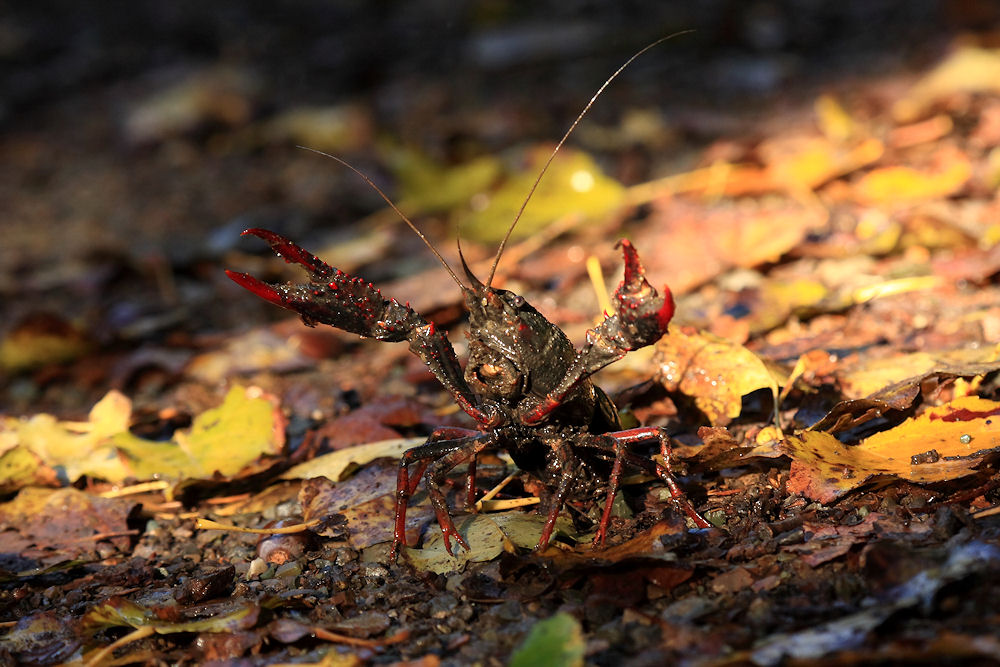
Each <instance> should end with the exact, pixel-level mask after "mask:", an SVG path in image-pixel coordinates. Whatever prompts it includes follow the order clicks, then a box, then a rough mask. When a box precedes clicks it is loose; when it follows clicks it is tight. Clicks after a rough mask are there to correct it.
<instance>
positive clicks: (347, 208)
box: [0, 0, 1000, 404]
mask: <svg viewBox="0 0 1000 667" xmlns="http://www.w3.org/2000/svg"><path fill="white" fill-rule="evenodd" d="M998 20H1000V3H996V2H990V1H987V0H950V1H949V0H841V1H839V2H825V1H822V0H760V1H748V0H728V1H727V0H704V1H701V2H687V1H679V2H660V3H648V2H629V1H620V0H619V1H613V2H578V1H573V0H559V1H557V2H547V1H542V2H532V3H509V2H499V1H496V0H479V1H475V2H465V3H456V2H442V1H440V0H425V1H415V2H372V1H367V0H366V1H363V2H362V1H341V2H319V1H310V0H298V1H292V2H279V3H275V2H236V1H220V0H212V1H208V2H206V1H204V0H179V1H176V2H169V3H165V2H157V1H135V2H91V3H84V2H76V1H66V2H31V3H28V2H16V3H5V4H4V5H2V6H0V201H3V202H4V203H3V207H2V212H0V215H2V223H0V225H2V230H3V238H2V240H0V297H2V300H3V305H2V306H0V328H2V331H0V335H3V336H6V337H7V338H8V339H9V338H10V336H11V334H12V332H17V331H22V330H25V328H26V330H27V331H28V332H29V334H31V335H35V334H36V333H38V332H46V331H49V330H52V331H55V332H56V335H57V337H58V336H75V335H77V334H79V335H80V336H82V337H84V338H86V339H87V340H90V341H94V340H96V341H97V342H98V343H99V344H101V345H113V344H125V345H126V346H136V345H141V344H144V343H146V342H148V341H151V340H154V341H161V342H163V341H167V342H172V343H178V344H183V343H184V342H185V341H188V340H190V338H189V337H191V336H197V335H200V334H204V333H205V332H212V331H225V330H229V329H231V328H233V327H235V326H239V325H245V324H246V323H248V322H250V321H253V320H254V319H257V318H260V317H272V318H273V317H278V316H279V313H275V312H273V311H274V310H276V309H273V308H270V307H269V306H268V305H267V304H263V303H258V302H257V301H256V300H253V299H248V298H245V296H244V295H241V297H243V298H239V299H237V298H235V297H234V295H236V294H237V291H238V288H236V287H234V286H233V285H231V284H230V283H229V282H228V281H227V280H225V277H224V276H223V275H222V273H221V267H222V266H229V265H232V263H233V262H234V261H239V262H242V263H244V264H245V263H246V259H245V258H243V259H238V260H233V259H232V253H234V252H247V250H246V248H247V247H249V245H251V244H247V242H245V241H241V239H240V237H239V231H240V230H241V229H243V228H245V227H248V226H256V225H259V226H266V227H271V228H274V229H278V230H280V231H282V232H283V233H287V234H288V235H289V236H293V237H294V238H295V239H296V240H297V241H299V242H301V243H302V244H303V245H306V246H307V247H315V246H316V245H317V244H329V243H331V242H333V241H335V240H336V239H337V238H351V237H352V236H356V232H358V230H356V229H355V228H354V226H353V225H354V223H355V222H356V221H357V220H359V219H362V218H364V217H365V216H367V215H370V214H371V213H372V212H373V211H375V210H376V209H378V208H380V207H381V202H380V200H379V199H378V198H377V196H376V195H375V194H374V193H373V192H372V191H371V190H370V189H369V188H368V187H367V186H365V185H364V184H363V183H361V182H359V181H358V179H357V178H356V177H354V176H353V175H352V174H349V173H346V170H344V169H342V168H340V167H338V166H337V165H334V164H333V163H331V162H329V161H323V160H320V159H318V158H317V157H316V156H315V155H311V154H308V153H306V152H304V151H301V150H299V149H296V148H295V145H296V144H303V145H307V146H311V147H315V148H320V149H324V150H328V151H330V152H334V153H337V154H339V155H342V156H344V157H346V158H347V159H349V160H351V161H352V162H353V163H355V164H357V165H358V166H360V167H361V168H363V169H364V170H365V171H367V172H369V173H371V174H372V175H373V178H375V179H376V180H377V181H379V182H380V183H382V184H383V185H385V187H386V188H387V189H388V190H389V192H390V194H392V195H394V196H396V195H397V192H396V189H395V188H394V183H393V178H392V174H393V170H392V168H391V165H387V164H386V158H385V152H384V150H383V151H380V149H379V147H380V146H382V145H384V144H386V143H391V144H392V145H396V146H415V147H417V149H418V150H419V151H420V152H421V153H422V154H425V155H427V156H429V157H430V158H432V159H434V160H436V161H438V162H439V163H441V164H445V165H447V164H451V163H461V162H462V161H463V160H466V159H468V158H469V157H471V156H475V155H477V154H494V153H496V152H499V151H503V150H505V149H507V148H510V147H514V146H520V145H524V144H526V143H529V142H537V141H550V142H551V141H555V140H556V139H558V137H559V136H560V135H561V134H562V132H563V131H564V130H565V128H566V127H567V126H568V124H569V122H570V121H571V120H572V118H573V117H574V116H575V115H576V114H577V113H578V112H579V110H580V109H581V108H582V106H583V105H584V103H585V102H586V101H587V100H588V99H589V98H590V97H591V95H593V93H594V91H595V90H596V89H597V87H598V86H599V85H600V83H601V82H602V81H604V79H605V78H606V77H607V76H608V75H609V74H610V73H611V72H612V71H614V69H615V68H616V67H618V66H619V65H620V64H621V63H622V62H623V61H624V60H625V59H626V58H627V57H628V56H629V55H630V54H631V53H633V52H635V51H636V50H637V49H639V48H640V47H642V46H643V45H645V44H647V43H649V42H651V41H653V40H655V39H657V38H659V37H662V36H664V35H668V34H671V33H674V32H678V31H687V30H690V31H692V32H689V33H686V34H683V35H679V36H677V37H676V38H674V39H672V40H671V41H669V42H667V43H665V44H662V45H660V46H659V47H657V48H656V49H655V50H653V51H652V52H650V53H649V54H647V55H646V56H644V57H643V58H641V59H640V60H638V61H637V62H636V63H635V64H634V65H633V66H632V67H630V68H629V69H628V70H627V71H626V72H625V74H624V75H623V76H622V78H621V79H620V80H618V81H616V82H615V85H614V86H612V87H611V88H610V89H609V90H608V92H607V94H606V95H605V96H604V97H603V98H602V99H601V101H600V103H599V104H598V105H597V106H596V107H595V108H594V110H593V112H592V114H591V116H590V117H589V118H588V120H589V121H592V122H593V123H594V124H595V125H596V126H607V127H614V126H615V125H616V124H620V122H621V119H622V117H623V115H624V114H625V113H627V112H628V111H631V110H636V109H644V110H646V111H647V112H649V111H651V112H652V117H653V118H654V119H657V120H658V122H661V123H662V125H659V126H657V127H656V128H654V132H653V134H655V135H656V136H657V137H659V138H657V139H656V140H651V141H650V142H649V143H648V144H647V145H641V146H639V149H640V150H641V152H642V154H643V156H644V159H643V160H642V161H640V162H641V164H640V166H639V167H637V168H636V169H635V170H634V171H633V172H632V173H631V176H628V175H625V176H623V175H621V174H617V176H618V177H619V178H621V179H623V180H626V181H627V180H628V179H629V178H631V179H632V180H633V181H635V180H641V179H645V178H650V177H652V176H654V175H661V174H663V173H669V172H670V171H671V170H672V169H674V168H677V169H679V168H682V167H684V166H685V164H686V163H685V162H684V161H685V160H686V159H687V158H688V156H690V155H692V154H693V151H694V150H695V149H696V148H700V147H703V146H704V145H706V144H707V143H709V142H711V141H713V140H716V139H718V138H720V137H726V136H737V137H747V136H752V135H753V134H754V133H755V132H760V131H762V130H761V129H760V128H761V127H763V126H764V125H767V124H775V123H778V124H780V123H783V122H786V120H785V119H786V114H787V115H788V117H793V116H794V114H795V110H796V109H797V108H798V107H799V106H806V107H807V106H808V105H810V104H811V103H812V101H813V100H814V99H815V96H816V95H817V94H818V93H819V92H821V91H824V90H829V89H836V90H839V91H842V92H844V91H846V93H845V94H849V91H850V89H851V87H852V86H853V85H855V83H856V82H859V81H862V80H865V79H870V78H874V79H875V80H878V79H880V78H883V77H890V76H898V77H901V78H900V79H899V80H900V81H906V80H907V79H906V77H907V76H908V73H911V72H916V71H918V70H920V69H921V68H923V67H926V66H928V65H929V64H931V63H933V62H935V61H936V60H937V59H939V58H940V56H941V55H942V53H944V52H945V51H946V50H947V49H948V47H949V45H952V44H954V43H955V40H956V39H957V38H959V36H960V35H962V34H964V33H966V32H972V31H974V32H976V33H978V34H979V35H980V39H986V40H987V41H988V40H989V39H994V38H996V37H997V35H998V34H1000V33H996V32H993V33H990V31H991V30H995V26H996V25H997V23H998ZM991 34H992V35H993V37H990V35H991ZM983 35H986V37H983ZM644 117H646V118H648V117H650V114H649V113H647V115H646V116H644ZM657 133H659V134H657ZM644 136H647V137H649V136H653V135H651V134H649V133H647V134H646V135H644ZM583 140H584V141H585V142H586V141H587V139H586V136H584V137H583ZM589 141H590V144H589V146H586V147H587V149H588V150H591V151H595V152H597V153H600V152H601V150H602V145H601V142H600V141H598V140H597V139H595V138H593V135H591V139H590V140H589ZM638 143H640V144H641V143H642V141H638ZM618 148H620V146H617V147H612V150H617V149H618ZM425 224H426V225H428V230H429V235H431V236H432V238H436V239H440V237H441V236H440V235H441V234H443V233H445V232H443V231H442V228H440V227H435V226H434V224H435V223H434V222H433V221H429V222H426V223H425ZM358 233H360V232H358ZM338 234H339V235H341V236H340V237H338V236H337V235H338ZM258 245H259V244H258ZM417 245H418V242H417V241H416V239H414V238H412V236H411V235H401V236H399V238H398V239H396V240H395V242H394V243H392V244H390V246H388V247H385V248H383V249H380V250H379V251H380V252H382V251H383V250H384V252H385V253H387V254H388V255H390V259H392V256H393V255H394V256H395V260H394V261H396V262H397V263H399V262H405V261H409V259H408V257H409V256H410V255H413V256H417V257H420V258H421V259H420V260H419V261H427V262H433V259H432V258H429V257H427V253H426V252H423V251H420V250H418V249H417ZM253 251H256V252H258V253H259V255H260V256H261V257H263V255H264V252H263V249H261V248H258V247H256V246H255V247H254V248H253ZM377 260H378V258H374V257H373V258H369V259H368V260H365V261H359V262H358V263H360V264H365V263H366V262H367V263H375V264H377ZM247 268H252V267H247ZM392 272H393V270H389V269H385V268H381V269H380V268H378V267H377V266H376V267H375V268H372V269H371V270H370V271H369V272H367V273H366V274H365V275H366V276H368V277H371V278H373V279H378V278H380V277H383V276H384V275H389V277H392V276H391V274H392ZM186 337H188V338H186ZM2 366H3V367H4V368H6V369H7V371H9V372H10V373H11V374H12V375H13V376H15V377H19V376H18V373H21V372H22V370H23V369H22V368H21V367H19V366H16V365H11V364H10V363H6V362H5V363H4V364H2ZM0 377H2V376H0ZM20 386H21V390H22V393H21V394H19V396H20V399H19V400H18V403H19V404H27V403H28V402H30V400H31V399H33V398H34V397H36V396H37V386H36V385H35V384H31V385H30V386H29V385H28V384H23V385H20ZM15 393H16V392H15Z"/></svg>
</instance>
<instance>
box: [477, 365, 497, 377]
mask: <svg viewBox="0 0 1000 667" xmlns="http://www.w3.org/2000/svg"><path fill="white" fill-rule="evenodd" d="M478 373H479V376H480V377H482V378H486V379H490V378H495V377H497V376H498V375H500V373H501V370H500V367H499V366H495V365H494V364H483V365H482V366H480V367H479V371H478Z"/></svg>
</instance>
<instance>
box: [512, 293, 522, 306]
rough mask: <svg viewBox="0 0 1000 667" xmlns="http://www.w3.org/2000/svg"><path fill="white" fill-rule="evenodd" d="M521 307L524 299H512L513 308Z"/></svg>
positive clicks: (519, 296) (517, 297)
mask: <svg viewBox="0 0 1000 667" xmlns="http://www.w3.org/2000/svg"><path fill="white" fill-rule="evenodd" d="M523 305H524V297H523V296H521V295H518V296H515V297H514V307H515V308H520V307H521V306H523Z"/></svg>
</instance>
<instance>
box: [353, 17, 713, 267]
mask: <svg viewBox="0 0 1000 667" xmlns="http://www.w3.org/2000/svg"><path fill="white" fill-rule="evenodd" d="M689 32H694V30H681V31H680V32H675V33H673V34H671V35H667V36H666V37H661V38H659V39H658V40H656V41H655V42H653V43H652V44H647V45H646V46H644V47H642V48H641V49H639V50H638V51H636V52H635V53H634V54H633V55H632V57H631V58H629V59H628V60H626V61H625V63H624V64H623V65H622V66H621V67H619V68H618V69H616V70H615V73H614V74H612V75H611V76H609V77H608V79H607V81H605V82H604V83H603V84H601V87H600V88H598V89H597V92H596V93H594V96H593V97H591V98H590V101H589V102H587V106H585V107H583V111H581V112H580V115H579V116H577V117H576V120H574V121H573V124H572V125H570V126H569V129H568V130H566V134H564V135H563V137H562V139H560V140H559V143H558V144H556V147H555V149H553V151H552V154H551V155H549V159H548V160H546V161H545V165H544V166H543V167H542V170H541V171H540V172H538V178H536V179H535V182H534V184H532V186H531V189H530V190H529V191H528V196H527V197H525V198H524V202H523V203H522V204H521V208H520V209H518V211H517V215H516V216H514V222H512V223H510V227H508V228H507V233H506V234H504V237H503V240H502V241H500V246H499V247H498V248H497V254H496V257H494V258H493V266H492V267H491V268H490V275H489V277H488V278H487V279H486V286H487V287H490V286H491V285H492V284H493V276H494V275H495V274H496V272H497V265H498V264H499V263H500V256H501V255H503V251H504V248H506V247H507V241H509V240H510V235H511V233H512V232H513V231H514V227H516V226H517V223H518V221H519V220H520V219H521V214H522V213H524V209H525V207H527V206H528V202H529V201H531V196H532V195H533V194H535V189H536V188H537V187H538V183H539V182H540V181H541V180H542V176H544V175H545V172H546V171H548V168H549V165H550V164H552V160H554V159H555V157H556V153H558V152H559V149H560V148H562V145H563V144H564V143H566V140H567V139H569V135H571V134H572V133H573V130H575V129H576V126H577V125H579V124H580V121H581V120H583V117H584V116H586V115H587V112H588V111H590V107H592V106H594V102H596V101H597V98H598V97H600V96H601V93H603V92H604V89H605V88H607V87H608V85H609V84H610V83H611V82H612V81H614V80H615V77H617V76H618V75H619V74H621V73H622V71H624V69H625V68H626V67H628V66H629V65H631V64H632V61H633V60H635V59H636V58H638V57H639V56H641V55H642V54H644V53H645V52H646V51H649V50H650V49H651V48H653V47H654V46H657V45H658V44H661V43H663V42H665V41H667V40H668V39H673V38H674V37H677V36H679V35H684V34H687V33H689ZM348 166H350V165H348Z"/></svg>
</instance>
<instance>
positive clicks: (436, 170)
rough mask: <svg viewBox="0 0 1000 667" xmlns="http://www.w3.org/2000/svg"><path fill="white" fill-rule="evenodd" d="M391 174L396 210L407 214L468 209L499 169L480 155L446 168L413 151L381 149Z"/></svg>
mask: <svg viewBox="0 0 1000 667" xmlns="http://www.w3.org/2000/svg"><path fill="white" fill-rule="evenodd" d="M382 152H383V154H384V156H385V158H386V159H387V161H388V163H389V166H390V168H391V169H392V170H393V174H394V175H395V176H396V178H397V179H398V180H399V190H400V195H401V196H400V201H399V208H400V209H402V210H403V211H406V212H407V214H409V215H420V214H424V213H436V212H440V211H451V210H453V209H455V208H458V207H462V206H467V205H468V203H469V200H470V199H471V198H472V197H474V196H475V195H477V194H479V193H481V192H483V191H485V190H486V189H487V188H489V187H490V186H491V185H492V184H493V183H495V182H496V180H497V179H498V178H499V177H500V174H501V172H502V166H501V164H500V161H499V160H497V159H496V158H494V157H492V156H482V157H478V158H475V159H472V160H469V161H468V162H465V163H463V164H459V165H456V166H453V167H448V166H445V165H442V164H439V163H437V162H435V161H433V160H431V159H430V158H429V157H427V156H426V155H424V154H423V153H420V152H418V151H416V150H413V149H409V148H401V147H393V146H388V147H384V148H383V151H382Z"/></svg>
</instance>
